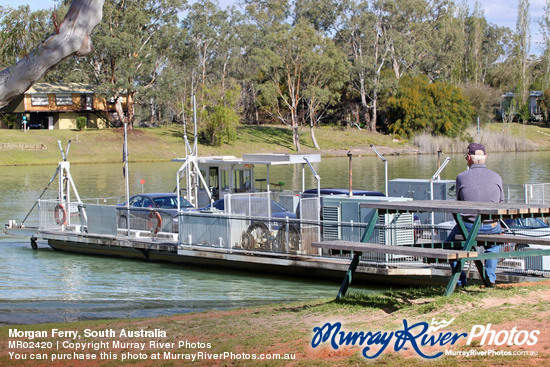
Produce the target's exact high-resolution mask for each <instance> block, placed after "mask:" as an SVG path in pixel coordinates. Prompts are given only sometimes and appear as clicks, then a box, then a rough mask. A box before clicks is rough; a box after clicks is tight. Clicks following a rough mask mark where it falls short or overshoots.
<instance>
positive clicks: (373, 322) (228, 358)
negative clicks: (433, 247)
mask: <svg viewBox="0 0 550 367" xmlns="http://www.w3.org/2000/svg"><path fill="white" fill-rule="evenodd" d="M335 290H336V285H335ZM440 294H442V288H424V289H412V290H405V291H389V292H385V293H383V294H376V295H354V294H350V295H349V296H348V297H346V298H345V299H344V300H343V301H340V302H336V301H333V300H328V299H319V300H317V301H313V302H307V303H299V304H281V305H270V306H264V307H254V308H243V309H234V310H223V311H210V312H203V313H193V314H184V315H176V316H170V317H158V318H151V319H133V320H102V321H85V322H75V323H62V324H38V325H24V326H13V325H12V326H2V327H0V339H1V340H2V341H3V342H2V343H0V365H11V366H31V365H33V366H34V365H42V366H52V365H55V366H75V365H76V366H84V365H86V366H90V365H103V364H105V363H108V365H110V366H126V365H129V364H131V365H136V366H151V365H153V366H171V365H193V366H212V365H239V366H256V365H269V366H320V365H324V366H350V365H359V364H362V363H364V362H367V361H369V360H368V359H367V358H365V357H363V356H362V353H365V354H366V355H369V356H373V355H375V354H376V353H377V351H379V350H380V349H381V346H380V345H381V344H382V341H383V339H382V336H388V337H389V336H392V337H393V338H392V339H391V342H390V343H388V345H387V347H386V348H385V350H383V351H382V352H381V353H380V355H379V356H378V357H376V358H374V359H372V362H373V363H381V364H384V365H387V366H402V365H405V364H406V365H411V366H420V365H425V364H428V363H429V365H430V366H458V365H460V366H470V365H472V366H474V365H475V366H479V365H484V366H503V365H515V366H520V365H521V366H541V365H547V364H549V363H550V353H549V348H550V334H549V333H550V325H549V323H548V319H549V317H550V310H548V307H547V305H548V302H549V301H550V281H546V282H540V283H524V284H515V285H506V286H504V285H502V286H498V287H497V288H494V289H485V288H481V287H479V286H470V287H468V288H465V289H462V290H459V291H457V292H455V294H454V295H453V296H451V297H442V296H440ZM338 322H340V323H341V325H342V329H341V331H344V332H346V334H347V333H348V332H361V331H363V332H365V333H367V332H372V333H373V336H372V338H370V337H367V336H366V335H369V334H365V337H367V338H368V339H367V341H366V342H365V343H363V345H362V346H360V345H359V344H360V343H359V341H358V342H357V343H355V345H353V344H354V343H353V342H351V343H350V344H351V345H342V343H341V341H340V338H339V337H337V338H332V337H330V338H328V337H327V338H326V339H323V338H321V335H320V334H319V333H317V334H316V333H315V332H314V330H317V331H319V329H322V328H323V326H325V328H326V327H327V326H326V324H327V323H330V325H335V324H336V323H338ZM435 322H438V323H440V326H442V327H441V328H438V330H437V331H434V332H433V333H432V335H434V336H435V339H431V340H432V342H431V343H428V342H427V341H426V339H424V341H425V343H424V345H422V343H421V337H419V338H418V339H415V340H416V343H417V348H415V347H413V346H412V345H411V344H409V345H406V346H405V347H404V348H403V345H401V344H399V343H397V342H396V340H397V339H398V337H397V336H398V335H397V334H395V333H394V334H393V335H391V334H390V333H391V332H396V331H403V330H407V327H408V328H409V329H408V331H409V332H410V335H420V334H421V329H422V325H423V324H420V325H418V326H416V327H415V328H412V325H413V324H417V323H426V325H427V326H428V325H429V326H435ZM441 322H444V323H443V324H441ZM316 327H317V328H319V329H315V328H316ZM10 329H11V330H12V334H13V333H14V330H15V329H17V330H18V333H19V336H17V337H16V336H14V335H12V336H11V337H10V336H9V330H10ZM55 329H58V330H59V331H63V332H69V331H70V332H71V334H66V335H64V336H61V335H60V334H59V333H57V334H55V335H52V334H53V333H54V330H55ZM324 330H326V329H324ZM484 330H485V331H487V332H488V334H487V335H488V336H487V337H486V339H485V340H483V331H484ZM491 331H494V333H493V334H494V335H495V336H494V340H492V341H491V340H490V339H491V337H490V334H491ZM25 332H26V333H27V334H26V335H27V337H23V336H22V335H23V334H24V333H25ZM74 332H76V333H77V334H74ZM132 332H133V333H134V334H135V335H134V336H130V334H131V333H132ZM377 332H379V333H378V334H377ZM384 333H387V334H384ZM464 333H465V334H466V335H463V334H464ZM31 334H32V335H33V336H36V338H34V339H30V338H29V336H30V335H31ZM41 334H45V336H41ZM86 335H87V336H86ZM402 335H405V334H402ZM439 335H441V337H442V338H441V339H439V338H438V336H439ZM445 335H447V336H445ZM460 335H462V336H460ZM476 335H477V336H476ZM73 336H76V337H75V338H74V339H73ZM470 336H472V339H471V340H470V342H469V344H468V339H469V337H470ZM453 338H455V339H453ZM17 340H20V341H32V342H33V343H36V342H38V343H39V345H41V346H43V347H45V348H36V349H29V348H25V346H21V345H20V347H16V348H10V347H9V344H8V342H9V341H12V342H14V341H17ZM331 340H333V341H334V342H335V345H334V346H332V345H331ZM350 340H351V339H350ZM357 340H359V339H357ZM453 340H455V341H456V342H453ZM368 341H370V342H371V344H370V347H371V348H372V349H370V350H369V348H368V347H367V343H368ZM50 342H51V343H52V344H48V343H50ZM58 343H59V344H58ZM76 343H80V344H76ZM141 343H145V344H141ZM316 344H318V345H316ZM432 344H433V345H432ZM313 345H316V347H315V348H313ZM26 347H28V345H26ZM77 348H81V350H77ZM10 352H11V353H13V354H12V355H11V357H10V354H9V353H10ZM439 353H443V354H442V355H441V356H440V357H438V358H435V359H432V360H429V361H428V359H426V358H425V357H428V356H435V355H438V354H439ZM16 354H18V356H19V357H20V358H24V357H23V356H27V359H26V360H25V359H20V360H16V359H15V358H16ZM31 354H34V357H35V358H38V355H41V356H40V358H43V360H42V361H35V360H30V358H31ZM421 355H424V357H422V356H421ZM115 356H116V357H115ZM193 356H194V358H195V361H192V360H191V359H189V360H186V359H185V358H193ZM123 357H124V358H126V361H122V360H121V359H122V358H123ZM53 358H66V359H65V360H62V361H57V360H56V361H52V359H53ZM76 358H82V359H80V360H75V359H76ZM180 358H183V360H179V359H180ZM253 358H257V359H253ZM260 358H265V359H269V360H268V361H266V360H260ZM275 358H279V359H275ZM37 362H38V363H37Z"/></svg>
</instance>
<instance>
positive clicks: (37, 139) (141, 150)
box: [0, 124, 550, 165]
mask: <svg viewBox="0 0 550 367" xmlns="http://www.w3.org/2000/svg"><path fill="white" fill-rule="evenodd" d="M488 129H489V130H495V131H499V130H502V124H491V125H490V126H489V127H488ZM507 134H509V135H510V136H513V137H516V138H521V139H522V140H528V141H530V142H532V144H533V146H535V147H536V149H537V150H545V149H549V148H550V129H548V128H541V127H538V126H531V125H530V126H522V125H518V124H511V125H510V126H509V133H507ZM128 135H129V136H128V150H129V160H130V161H131V162H158V161H169V160H170V159H172V158H175V157H184V156H185V149H184V140H183V138H182V136H183V127H181V126H172V127H162V128H135V129H132V130H130V131H129V134H128ZM315 136H316V138H317V141H318V143H319V145H320V147H321V150H320V151H318V150H316V149H315V148H314V146H313V143H312V140H311V137H310V135H309V131H308V130H307V129H306V130H304V131H303V134H302V136H301V147H302V152H303V153H319V152H320V153H321V154H322V155H323V156H324V157H334V156H346V155H347V153H348V152H350V151H351V152H352V153H353V154H354V155H355V156H361V155H374V152H373V150H372V149H371V148H370V146H371V144H373V145H375V146H376V147H377V149H378V150H379V151H380V152H381V153H382V154H386V155H405V154H421V153H434V152H435V151H433V149H431V148H429V149H426V151H423V150H422V149H421V148H418V147H416V146H414V145H412V144H410V143H409V142H406V141H402V140H397V139H393V138H392V137H391V136H389V135H383V134H378V133H369V132H367V131H365V130H358V129H356V128H353V129H352V128H348V129H338V128H333V127H321V128H316V129H315ZM58 140H60V141H61V143H62V145H63V148H65V147H66V144H67V141H68V140H71V148H70V152H69V160H70V161H71V163H74V164H78V163H120V162H121V161H122V142H123V129H105V130H84V131H73V130H29V131H28V132H26V133H24V132H23V131H20V130H2V133H1V134H0V165H45V164H52V165H53V164H57V162H58V161H59V160H60V158H61V154H60V152H59V148H58V144H57V141H58ZM462 145H463V144H460V146H462ZM448 146H449V145H445V147H448ZM436 150H437V149H436ZM490 151H496V149H494V148H493V149H490ZM262 152H276V153H291V152H294V147H293V146H292V133H291V130H290V129H288V128H287V127H280V126H241V127H239V129H238V132H237V140H236V141H234V142H231V143H225V144H223V145H222V146H219V147H212V146H205V145H199V153H200V155H202V156H208V155H234V156H241V155H242V154H243V153H262ZM446 153H451V152H446Z"/></svg>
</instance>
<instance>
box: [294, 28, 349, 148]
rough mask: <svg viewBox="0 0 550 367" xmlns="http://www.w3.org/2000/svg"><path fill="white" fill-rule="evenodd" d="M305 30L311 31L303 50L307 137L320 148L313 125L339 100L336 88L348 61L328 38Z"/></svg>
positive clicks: (344, 78) (345, 74)
mask: <svg viewBox="0 0 550 367" xmlns="http://www.w3.org/2000/svg"><path fill="white" fill-rule="evenodd" d="M306 31H308V30H307V29H306ZM309 32H311V33H312V36H311V41H312V44H313V47H312V48H311V50H308V52H307V55H308V60H307V63H306V64H305V65H304V69H303V79H302V83H303V85H304V87H303V98H304V101H305V103H306V105H307V115H308V119H309V125H310V135H311V140H312V141H313V144H314V146H315V148H316V149H320V147H319V144H318V143H317V139H316V138H315V133H314V128H315V126H316V125H318V123H319V122H320V121H321V119H322V118H323V117H324V116H325V114H326V112H327V109H328V108H329V107H330V106H332V105H334V104H336V103H337V102H338V101H339V100H340V91H341V90H342V89H343V87H344V84H345V83H346V82H347V81H348V79H349V71H350V64H349V62H348V60H347V58H346V55H345V54H344V53H342V52H341V51H340V50H339V49H338V48H337V47H336V45H335V44H334V42H333V41H332V40H331V39H329V38H326V37H322V36H320V35H319V34H315V33H313V32H312V30H311V29H309ZM316 45H318V46H316Z"/></svg>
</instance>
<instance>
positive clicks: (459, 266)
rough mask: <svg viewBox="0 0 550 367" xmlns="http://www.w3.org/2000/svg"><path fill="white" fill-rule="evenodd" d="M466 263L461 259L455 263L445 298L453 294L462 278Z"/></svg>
mask: <svg viewBox="0 0 550 367" xmlns="http://www.w3.org/2000/svg"><path fill="white" fill-rule="evenodd" d="M464 262H465V260H464V259H460V260H457V261H456V262H455V266H454V267H453V268H452V274H451V279H449V283H448V284H447V288H446V289H445V293H444V295H445V296H450V295H451V294H453V292H454V290H455V287H456V283H457V282H458V278H460V273H462V269H463V268H464Z"/></svg>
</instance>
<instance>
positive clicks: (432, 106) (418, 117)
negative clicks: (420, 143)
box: [388, 75, 473, 138]
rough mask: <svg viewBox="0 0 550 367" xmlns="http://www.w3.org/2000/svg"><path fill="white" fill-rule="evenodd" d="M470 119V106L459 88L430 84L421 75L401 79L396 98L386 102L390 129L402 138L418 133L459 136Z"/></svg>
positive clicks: (443, 83) (471, 109)
mask: <svg viewBox="0 0 550 367" xmlns="http://www.w3.org/2000/svg"><path fill="white" fill-rule="evenodd" d="M472 115H473V108H472V105H471V103H470V101H469V100H468V98H466V97H465V96H464V94H463V93H462V90H461V89H460V88H457V87H455V86H453V85H450V84H448V83H445V82H433V83H430V82H429V81H428V78H427V77H426V76H422V75H421V76H417V77H409V76H404V77H402V78H401V80H400V81H399V87H398V90H397V93H396V95H395V96H393V97H391V98H390V99H389V100H388V119H389V129H390V131H392V132H393V133H395V134H398V135H400V136H403V137H405V138H407V137H411V136H412V135H414V134H416V133H419V132H428V133H431V134H436V135H446V136H449V137H451V138H454V137H457V136H460V135H461V134H463V133H464V131H465V130H466V128H467V127H468V125H469V124H470V123H471V121H472Z"/></svg>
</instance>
